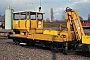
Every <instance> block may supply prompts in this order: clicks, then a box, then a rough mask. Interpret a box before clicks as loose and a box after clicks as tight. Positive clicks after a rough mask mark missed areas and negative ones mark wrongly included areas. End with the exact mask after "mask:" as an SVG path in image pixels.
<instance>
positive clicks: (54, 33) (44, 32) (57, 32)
mask: <svg viewBox="0 0 90 60" xmlns="http://www.w3.org/2000/svg"><path fill="white" fill-rule="evenodd" d="M43 34H48V35H58V34H59V31H56V30H44V31H43Z"/></svg>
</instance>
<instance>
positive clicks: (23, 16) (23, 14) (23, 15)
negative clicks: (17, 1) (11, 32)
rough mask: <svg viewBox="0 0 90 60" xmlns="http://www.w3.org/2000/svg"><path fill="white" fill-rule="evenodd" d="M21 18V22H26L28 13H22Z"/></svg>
mask: <svg viewBox="0 0 90 60" xmlns="http://www.w3.org/2000/svg"><path fill="white" fill-rule="evenodd" d="M20 17H21V20H25V19H26V12H23V13H21V15H20Z"/></svg>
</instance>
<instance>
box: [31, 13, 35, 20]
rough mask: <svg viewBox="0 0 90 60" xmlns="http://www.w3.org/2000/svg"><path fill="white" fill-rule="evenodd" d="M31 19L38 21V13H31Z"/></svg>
mask: <svg viewBox="0 0 90 60" xmlns="http://www.w3.org/2000/svg"><path fill="white" fill-rule="evenodd" d="M30 19H31V20H36V13H35V12H30Z"/></svg>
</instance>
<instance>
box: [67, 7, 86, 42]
mask: <svg viewBox="0 0 90 60" xmlns="http://www.w3.org/2000/svg"><path fill="white" fill-rule="evenodd" d="M66 20H67V28H68V31H72V30H73V31H74V33H75V36H76V39H77V40H81V39H82V36H85V33H84V30H83V28H82V25H81V22H80V19H79V16H78V13H77V11H75V10H72V9H70V8H68V7H67V8H66Z"/></svg>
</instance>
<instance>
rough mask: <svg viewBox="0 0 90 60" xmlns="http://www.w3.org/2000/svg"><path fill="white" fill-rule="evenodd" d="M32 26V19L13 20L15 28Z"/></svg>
mask: <svg viewBox="0 0 90 60" xmlns="http://www.w3.org/2000/svg"><path fill="white" fill-rule="evenodd" d="M29 27H30V20H13V29H27V28H29Z"/></svg>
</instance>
